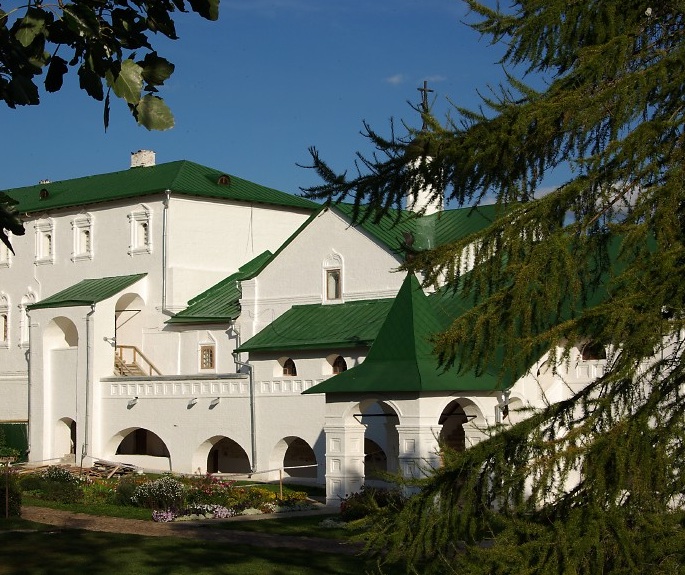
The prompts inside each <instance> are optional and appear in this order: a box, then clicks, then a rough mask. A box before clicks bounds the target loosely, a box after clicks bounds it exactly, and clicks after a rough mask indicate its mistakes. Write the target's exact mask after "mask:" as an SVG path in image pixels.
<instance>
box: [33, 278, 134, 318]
mask: <svg viewBox="0 0 685 575" xmlns="http://www.w3.org/2000/svg"><path fill="white" fill-rule="evenodd" d="M146 275H147V274H135V275H130V276H115V277H108V278H97V279H87V280H82V281H80V282H79V283H77V284H76V285H73V286H71V287H68V288H66V289H63V290H62V291H60V292H57V293H56V294H54V295H51V296H50V297H47V298H45V299H43V300H41V301H39V302H37V303H34V304H32V305H30V306H29V309H30V310H33V309H43V308H49V307H72V306H82V305H93V304H96V303H98V302H101V301H103V300H106V299H107V298H110V297H112V296H113V295H116V294H117V293H119V292H120V291H121V290H123V289H126V288H127V287H128V286H130V285H133V284H134V283H135V282H137V281H138V280H139V279H142V278H144V277H145V276H146Z"/></svg>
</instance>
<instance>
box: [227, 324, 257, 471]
mask: <svg viewBox="0 0 685 575" xmlns="http://www.w3.org/2000/svg"><path fill="white" fill-rule="evenodd" d="M231 327H232V328H233V332H234V333H235V334H236V344H237V345H236V348H239V347H240V331H238V328H237V327H236V325H235V321H232V322H231ZM233 361H234V363H235V364H236V366H237V368H238V367H244V368H246V369H247V370H248V373H249V376H250V441H251V443H252V472H253V473H254V472H255V471H256V470H257V418H256V406H255V388H254V372H253V366H252V365H251V364H250V363H248V362H244V361H240V358H239V355H238V354H237V353H236V352H235V351H234V352H233ZM236 371H237V369H236Z"/></svg>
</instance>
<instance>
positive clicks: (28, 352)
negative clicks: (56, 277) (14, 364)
mask: <svg viewBox="0 0 685 575" xmlns="http://www.w3.org/2000/svg"><path fill="white" fill-rule="evenodd" d="M26 321H27V322H28V324H29V325H28V329H27V332H28V334H29V346H28V348H27V349H26V373H27V376H28V378H27V379H28V382H27V386H26V387H27V391H28V399H27V401H26V409H27V411H26V420H27V421H28V423H27V425H26V433H27V435H28V441H27V444H28V447H27V452H26V456H27V457H28V456H29V454H30V453H31V345H32V344H31V342H32V341H33V338H32V337H31V316H30V315H29V309H28V307H27V308H26ZM20 345H21V344H20Z"/></svg>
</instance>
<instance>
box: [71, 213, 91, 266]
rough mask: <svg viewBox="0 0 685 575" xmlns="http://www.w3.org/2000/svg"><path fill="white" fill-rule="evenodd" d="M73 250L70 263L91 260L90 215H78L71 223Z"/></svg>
mask: <svg viewBox="0 0 685 575" xmlns="http://www.w3.org/2000/svg"><path fill="white" fill-rule="evenodd" d="M71 228H72V230H73V241H74V248H73V251H72V254H71V259H72V261H75V262H76V261H81V260H90V259H93V219H92V217H91V216H90V214H80V215H79V216H77V217H76V218H74V220H73V221H72V222H71Z"/></svg>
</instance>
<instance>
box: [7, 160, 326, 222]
mask: <svg viewBox="0 0 685 575" xmlns="http://www.w3.org/2000/svg"><path fill="white" fill-rule="evenodd" d="M220 182H221V183H220ZM166 191H170V192H171V193H173V194H183V195H190V196H201V197H205V198H217V199H224V200H235V201H241V202H249V203H260V204H270V205H276V206H287V207H292V208H302V209H310V210H315V209H317V208H318V207H319V205H318V204H316V203H314V202H311V201H310V200H307V199H306V198H303V197H300V196H294V195H291V194H286V193H285V192H281V191H279V190H274V189H273V188H267V187H265V186H260V185H259V184H255V183H253V182H249V181H247V180H243V179H241V178H238V177H236V176H232V175H229V174H226V173H224V172H221V171H219V170H215V169H213V168H208V167H206V166H202V165H200V164H196V163H194V162H189V161H186V160H180V161H176V162H169V163H166V164H158V165H155V166H147V167H137V168H130V169H128V170H123V171H120V172H112V173H109V174H99V175H94V176H87V177H84V178H76V179H73V180H62V181H58V182H49V183H43V184H37V185H35V186H27V187H23V188H13V189H9V190H4V192H5V193H6V194H7V195H9V196H10V197H11V198H14V199H15V200H17V201H18V202H19V203H18V205H17V206H16V209H17V210H18V211H19V212H21V213H31V212H42V211H45V210H49V209H55V208H64V207H72V206H81V205H86V204H94V203H100V202H107V201H112V200H119V199H124V198H133V197H140V196H148V195H153V194H159V193H164V192H166Z"/></svg>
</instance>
